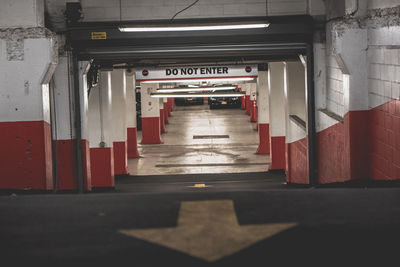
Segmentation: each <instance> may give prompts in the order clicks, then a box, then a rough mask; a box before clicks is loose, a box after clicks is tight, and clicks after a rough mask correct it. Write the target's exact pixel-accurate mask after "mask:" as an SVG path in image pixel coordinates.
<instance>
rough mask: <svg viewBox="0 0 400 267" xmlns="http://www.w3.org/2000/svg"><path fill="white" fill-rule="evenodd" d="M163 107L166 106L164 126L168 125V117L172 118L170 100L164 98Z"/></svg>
mask: <svg viewBox="0 0 400 267" xmlns="http://www.w3.org/2000/svg"><path fill="white" fill-rule="evenodd" d="M163 105H164V112H165V114H164V124H168V123H169V121H168V117H169V116H171V109H170V106H169V104H168V98H166V97H164V98H163Z"/></svg>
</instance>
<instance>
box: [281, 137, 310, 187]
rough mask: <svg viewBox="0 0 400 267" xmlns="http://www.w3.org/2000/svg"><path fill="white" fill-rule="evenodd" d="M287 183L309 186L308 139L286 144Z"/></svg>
mask: <svg viewBox="0 0 400 267" xmlns="http://www.w3.org/2000/svg"><path fill="white" fill-rule="evenodd" d="M285 170H286V181H287V182H288V183H294V184H308V183H309V179H308V178H309V177H308V160H307V138H303V139H300V140H298V141H296V142H293V143H289V144H286V168H285Z"/></svg>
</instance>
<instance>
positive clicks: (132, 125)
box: [125, 70, 139, 159]
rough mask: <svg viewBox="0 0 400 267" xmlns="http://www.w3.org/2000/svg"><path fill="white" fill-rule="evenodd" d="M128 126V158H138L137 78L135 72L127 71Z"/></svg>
mask: <svg viewBox="0 0 400 267" xmlns="http://www.w3.org/2000/svg"><path fill="white" fill-rule="evenodd" d="M125 78H126V82H125V83H126V126H127V148H128V158H129V159H132V158H138V157H139V152H138V149H137V128H136V127H137V121H136V77H135V70H131V71H127V72H126V75H125Z"/></svg>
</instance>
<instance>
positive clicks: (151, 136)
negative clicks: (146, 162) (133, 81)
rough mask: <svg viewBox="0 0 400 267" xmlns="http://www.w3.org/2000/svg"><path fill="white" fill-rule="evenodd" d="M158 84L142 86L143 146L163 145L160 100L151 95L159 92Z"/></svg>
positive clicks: (143, 84)
mask: <svg viewBox="0 0 400 267" xmlns="http://www.w3.org/2000/svg"><path fill="white" fill-rule="evenodd" d="M157 87H158V84H155V83H142V84H141V98H142V99H141V103H142V141H141V143H142V144H161V142H162V141H161V135H160V133H161V124H160V107H159V105H160V100H159V99H158V98H153V97H151V96H150V94H151V93H152V92H154V91H156V90H157Z"/></svg>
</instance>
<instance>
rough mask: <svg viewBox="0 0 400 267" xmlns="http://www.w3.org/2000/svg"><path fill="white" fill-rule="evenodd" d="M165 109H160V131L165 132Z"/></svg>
mask: <svg viewBox="0 0 400 267" xmlns="http://www.w3.org/2000/svg"><path fill="white" fill-rule="evenodd" d="M164 117H165V111H164V109H160V132H161V133H165V132H166V130H165V118H164Z"/></svg>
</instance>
